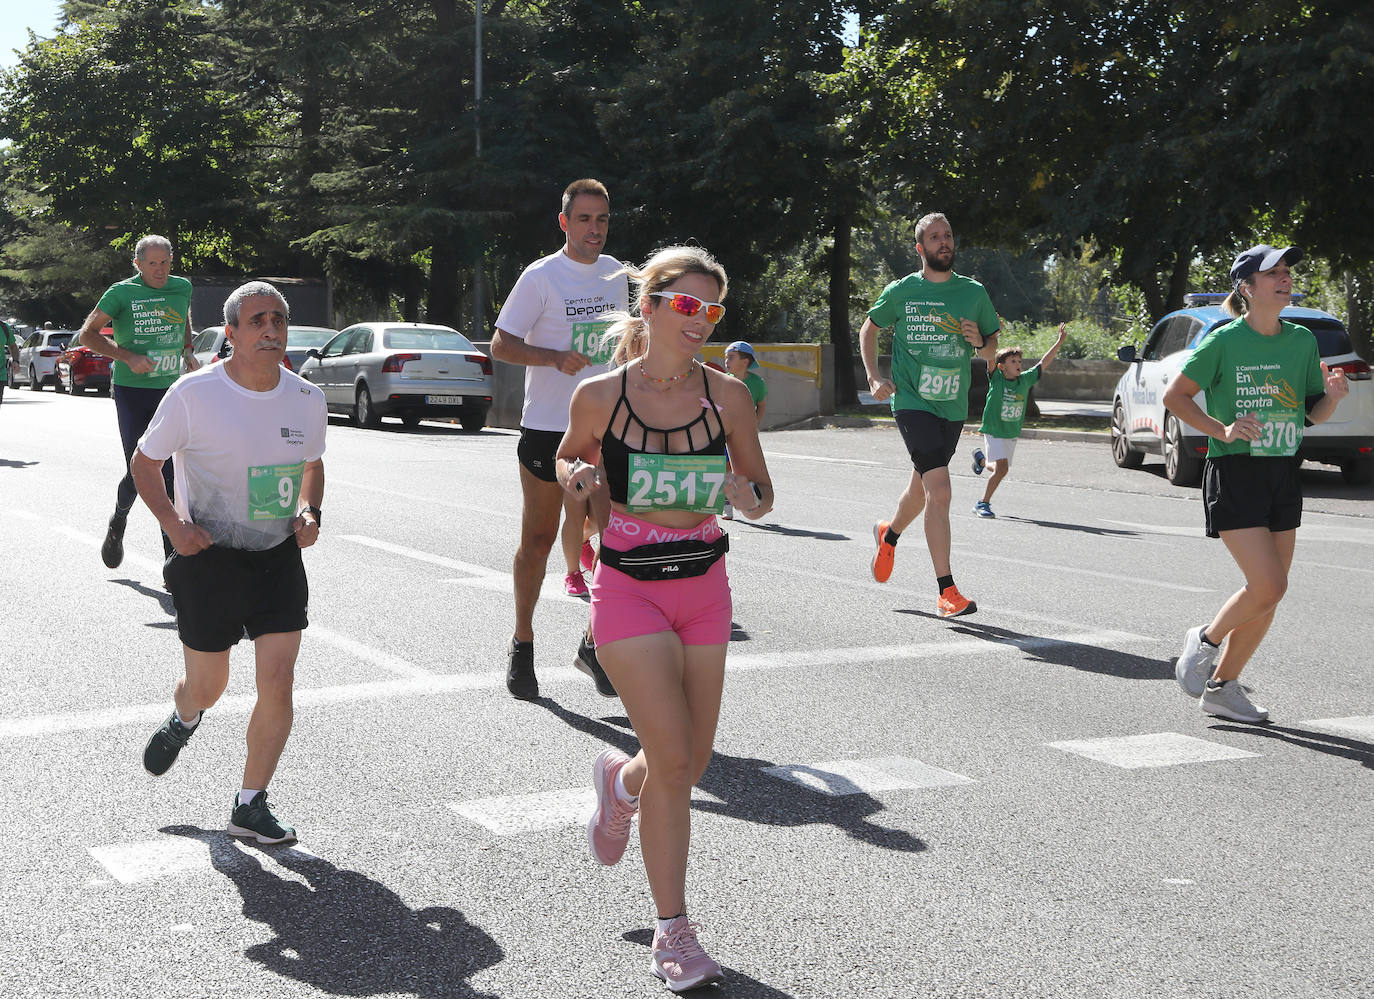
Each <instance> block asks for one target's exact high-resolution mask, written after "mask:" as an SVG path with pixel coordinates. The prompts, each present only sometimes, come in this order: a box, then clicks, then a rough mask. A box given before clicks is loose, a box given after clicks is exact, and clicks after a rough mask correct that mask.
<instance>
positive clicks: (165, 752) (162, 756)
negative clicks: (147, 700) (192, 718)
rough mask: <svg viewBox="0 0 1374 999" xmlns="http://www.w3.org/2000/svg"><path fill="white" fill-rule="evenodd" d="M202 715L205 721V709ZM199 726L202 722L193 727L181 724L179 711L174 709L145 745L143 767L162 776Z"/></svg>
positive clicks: (157, 775) (154, 774)
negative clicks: (178, 716) (178, 717)
mask: <svg viewBox="0 0 1374 999" xmlns="http://www.w3.org/2000/svg"><path fill="white" fill-rule="evenodd" d="M200 717H201V720H202V721H203V720H204V718H205V712H204V711H202V712H201V713H200ZM198 728H200V722H196V724H195V725H194V726H192V727H191V728H187V727H186V726H185V725H183V724H181V722H179V721H177V713H176V712H175V711H173V712H172V714H171V717H169V718H168V719H167V720H166V721H165V722H163V723H162V724H161V725H159V726H158V730H157V731H156V732H154V733H153V737H152V738H151V739H149V740H148V745H146V746H144V747H143V769H144V770H147V771H148V772H149V773H150V774H152V775H153V776H154V777H161V776H162V775H163V774H165V773H166V772H167V771H168V770H170V769H171V768H172V764H173V763H175V762H176V761H177V756H178V755H179V754H180V753H181V751H182V749H184V748H185V747H186V743H188V742H190V741H191V736H193V735H195V734H196V729H198Z"/></svg>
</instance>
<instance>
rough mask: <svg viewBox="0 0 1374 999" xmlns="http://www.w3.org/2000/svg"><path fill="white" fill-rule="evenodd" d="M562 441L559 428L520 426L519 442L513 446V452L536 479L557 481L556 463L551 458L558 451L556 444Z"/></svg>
mask: <svg viewBox="0 0 1374 999" xmlns="http://www.w3.org/2000/svg"><path fill="white" fill-rule="evenodd" d="M562 443H563V431H561V430H530V429H529V428H528V427H521V428H520V443H519V444H517V445H516V446H515V454H516V456H517V457H518V458H519V459H520V464H522V465H524V466H525V467H526V468H528V469H529V470H530V474H531V475H533V476H534V477H535V478H536V479H542V480H544V481H545V482H557V481H558V465H557V464H555V463H554V460H553V459H554V455H556V454H557V453H558V445H559V444H562Z"/></svg>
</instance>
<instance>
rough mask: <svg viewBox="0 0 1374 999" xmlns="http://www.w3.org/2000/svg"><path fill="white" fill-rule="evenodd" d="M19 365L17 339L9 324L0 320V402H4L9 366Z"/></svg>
mask: <svg viewBox="0 0 1374 999" xmlns="http://www.w3.org/2000/svg"><path fill="white" fill-rule="evenodd" d="M18 363H19V338H18V337H17V336H15V335H14V330H13V329H12V328H11V327H10V324H9V323H7V322H5V321H4V320H3V319H0V402H4V400H5V385H6V384H7V383H8V382H9V380H10V365H11V364H16V365H17V364H18Z"/></svg>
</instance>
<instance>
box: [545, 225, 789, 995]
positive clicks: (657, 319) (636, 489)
mask: <svg viewBox="0 0 1374 999" xmlns="http://www.w3.org/2000/svg"><path fill="white" fill-rule="evenodd" d="M630 275H631V277H632V278H633V279H634V280H635V282H636V283H637V285H638V296H637V297H638V303H639V315H638V316H620V317H617V319H618V321H617V322H616V323H615V325H613V326H612V327H611V329H610V331H609V332H610V335H612V336H618V337H619V338H620V356H621V358H622V362H623V363H622V366H621V367H619V368H617V369H616V370H614V371H612V372H610V373H608V374H604V375H600V376H598V377H596V378H592V379H589V380H587V381H585V382H583V383H582V384H581V385H580V386H578V388H577V391H576V392H574V393H573V398H572V405H571V414H570V421H569V424H568V431H567V433H566V434H565V435H564V437H563V443H562V445H561V446H560V447H559V449H558V481H559V482H561V483H562V484H563V487H564V488H565V489H567V490H568V491H569V492H570V493H572V494H573V495H574V496H587V495H589V494H590V493H591V492H592V491H594V490H596V489H598V488H602V487H603V486H602V484H601V483H600V482H599V480H598V478H597V471H596V467H597V465H598V464H601V465H603V466H604V467H605V477H606V481H605V484H604V488H606V489H607V490H608V491H609V493H610V499H611V515H610V523H609V524H608V525H607V527H606V531H605V534H604V535H603V539H602V545H601V552H600V561H599V562H598V563H597V567H596V572H595V574H594V576H593V577H592V587H591V593H592V630H593V633H594V635H595V637H596V654H597V656H598V658H599V659H600V661H601V665H602V667H603V668H604V669H605V671H606V674H607V675H608V676H609V677H610V678H611V682H612V683H613V684H615V689H616V690H617V691H618V692H619V693H620V699H621V701H622V703H623V704H624V705H625V710H626V712H627V714H628V715H629V717H630V722H631V724H632V725H633V726H634V730H635V735H636V736H637V737H638V738H639V743H640V747H641V748H640V750H639V752H638V753H637V754H635V756H634V757H633V758H631V757H627V756H626V755H625V754H624V753H621V752H619V751H618V750H615V749H607V750H605V751H604V752H602V753H601V755H600V756H598V757H597V759H596V763H595V766H594V767H593V777H594V780H595V783H596V795H597V806H596V810H595V812H593V814H592V817H591V819H590V821H589V822H588V825H587V837H588V841H589V843H590V846H591V851H592V856H593V857H595V858H596V860H597V861H598V862H599V863H602V864H614V863H617V862H618V861H619V860H620V858H621V857H622V856H623V855H624V852H625V846H626V843H627V842H628V840H629V836H630V823H631V819H632V818H633V817H634V814H635V812H636V811H638V812H639V813H640V819H639V839H640V849H641V852H642V854H643V857H644V869H645V872H646V873H647V874H648V877H649V889H650V891H651V892H652V893H653V897H654V903H655V905H657V907H658V917H659V918H658V928H657V930H656V932H655V933H654V943H653V957H652V963H651V965H650V970H651V971H652V972H653V974H655V975H656V976H658V977H659V978H661V979H662V980H663V981H664V982H665V983H667V985H668V988H670V989H671V990H672V991H674V992H682V991H685V990H686V989H691V988H696V987H697V986H700V985H705V984H707V983H708V982H713V981H719V980H720V979H721V977H722V974H721V968H720V965H719V964H717V963H716V962H715V961H714V960H712V959H711V958H710V957H709V956H708V955H707V954H706V952H705V951H704V950H703V949H702V947H701V944H700V943H699V942H698V940H697V930H698V928H699V927H698V924H696V923H694V922H691V921H689V920H688V918H687V905H686V881H687V848H688V842H689V840H690V838H691V794H692V787H693V786H694V785H695V784H696V782H697V781H698V780H700V779H701V775H702V774H703V773H704V772H705V771H706V765H707V764H708V763H709V762H710V759H711V751H712V750H711V746H712V742H713V741H714V739H715V732H716V719H717V717H718V716H719V714H720V698H721V688H722V686H723V683H724V679H725V650H726V646H727V645H728V643H729V641H730V627H731V604H730V582H729V579H728V578H727V576H726V574H725V562H724V560H723V558H722V556H723V555H724V553H725V550H726V549H727V548H728V547H729V538H728V536H727V535H725V534H724V533H723V532H722V531H721V529H720V525H719V523H718V522H717V520H716V514H717V513H719V512H720V511H721V510H722V508H723V507H724V504H725V503H726V502H727V501H728V502H729V503H731V504H732V505H733V506H734V508H735V510H736V511H737V512H738V513H740V514H742V515H744V516H746V517H749V518H751V519H754V518H757V517H761V516H763V514H765V513H767V512H768V510H770V509H771V508H772V506H773V487H772V485H771V484H770V482H769V480H768V468H767V466H766V465H765V463H764V459H763V449H762V447H760V445H759V435H758V424H757V421H756V420H755V419H754V404H753V401H752V400H751V399H750V397H749V390H748V389H747V388H746V387H745V385H744V383H743V382H739V381H736V380H735V379H733V378H730V377H729V376H728V375H726V374H724V373H723V372H719V371H715V370H711V369H708V368H706V367H704V366H703V365H702V364H700V363H699V362H698V361H696V360H695V355H696V353H697V351H699V350H700V349H701V347H702V345H703V344H704V343H705V342H706V341H707V340H708V339H709V338H710V336H711V334H712V333H713V332H714V329H715V325H716V323H718V322H720V320H721V318H722V317H723V316H724V314H725V307H724V306H723V305H721V304H720V301H721V300H722V299H723V298H725V291H726V277H725V270H724V268H722V267H721V266H720V264H719V263H717V262H716V260H715V259H714V258H713V257H712V256H711V255H710V254H709V253H707V252H706V251H705V250H702V249H701V248H699V247H689V246H675V247H669V248H667V249H664V250H660V251H659V252H658V253H656V254H654V256H653V257H652V258H650V259H649V261H648V262H647V263H646V264H644V266H643V267H642V268H641V269H640V270H638V271H636V270H633V269H631V270H630ZM727 444H728V445H729V448H730V461H731V465H732V467H733V469H734V471H733V472H731V471H729V469H728V468H727V465H726V460H725V448H726V445H727Z"/></svg>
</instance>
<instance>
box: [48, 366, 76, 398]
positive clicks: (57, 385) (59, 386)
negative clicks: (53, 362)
mask: <svg viewBox="0 0 1374 999" xmlns="http://www.w3.org/2000/svg"><path fill="white" fill-rule="evenodd" d="M52 390H53V391H54V392H66V391H67V384H66V382H64V381H63V380H62V372H60V371H58V370H57V369H56V368H54V369H53V373H52ZM72 391H75V389H73V390H72Z"/></svg>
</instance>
